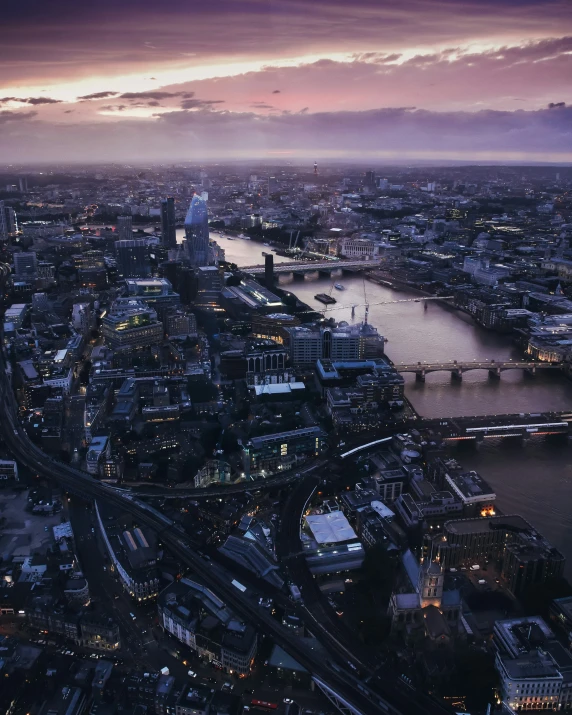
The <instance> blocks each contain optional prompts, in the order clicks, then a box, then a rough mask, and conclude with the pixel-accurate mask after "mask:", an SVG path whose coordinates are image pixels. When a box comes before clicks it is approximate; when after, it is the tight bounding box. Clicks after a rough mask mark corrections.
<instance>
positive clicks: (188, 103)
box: [181, 99, 224, 109]
mask: <svg viewBox="0 0 572 715" xmlns="http://www.w3.org/2000/svg"><path fill="white" fill-rule="evenodd" d="M213 104H224V99H184V100H183V101H182V102H181V109H201V108H210V107H211V106H212V105H213Z"/></svg>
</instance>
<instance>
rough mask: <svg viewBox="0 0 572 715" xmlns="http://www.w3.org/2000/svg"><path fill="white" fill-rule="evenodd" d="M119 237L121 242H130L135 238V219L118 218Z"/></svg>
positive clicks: (127, 217)
mask: <svg viewBox="0 0 572 715" xmlns="http://www.w3.org/2000/svg"><path fill="white" fill-rule="evenodd" d="M117 235H118V237H119V240H120V241H130V240H131V239H132V238H133V217H132V216H118V217H117Z"/></svg>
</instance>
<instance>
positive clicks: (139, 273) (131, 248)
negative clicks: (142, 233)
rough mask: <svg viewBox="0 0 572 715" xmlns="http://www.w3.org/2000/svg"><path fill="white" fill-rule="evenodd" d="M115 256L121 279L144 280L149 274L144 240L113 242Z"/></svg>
mask: <svg viewBox="0 0 572 715" xmlns="http://www.w3.org/2000/svg"><path fill="white" fill-rule="evenodd" d="M129 218H131V217H129ZM115 255H116V256H117V265H118V268H119V272H120V273H121V275H122V276H123V278H144V277H145V276H148V275H149V274H150V273H151V267H150V265H149V261H148V260H147V242H146V241H145V239H144V238H132V239H130V240H125V241H115Z"/></svg>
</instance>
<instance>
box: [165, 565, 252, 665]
mask: <svg viewBox="0 0 572 715" xmlns="http://www.w3.org/2000/svg"><path fill="white" fill-rule="evenodd" d="M158 610H159V622H160V623H161V625H162V626H163V628H164V629H165V630H166V631H167V633H170V634H171V635H172V636H174V637H175V638H176V639H177V640H179V641H180V642H181V643H184V644H185V645H186V646H188V647H189V648H190V649H191V650H193V651H195V652H196V653H197V654H198V655H199V656H200V657H201V658H205V659H206V660H208V661H209V662H210V663H212V664H213V665H215V666H216V667H218V668H222V669H223V670H224V671H225V672H227V673H237V674H239V675H242V676H244V675H248V674H249V673H250V667H251V665H252V662H253V660H254V656H255V655H256V644H257V638H256V631H255V630H254V628H252V626H250V625H246V624H244V623H242V622H241V621H239V620H238V619H237V618H236V616H235V615H234V614H233V613H232V611H231V610H230V609H229V607H228V606H227V605H226V604H225V603H224V602H223V601H221V600H220V598H218V596H215V594H214V593H213V592H212V591H210V590H209V589H208V588H206V587H205V586H202V585H201V584H199V583H196V582H195V581H191V580H190V579H188V578H182V579H180V581H176V582H175V583H173V584H171V585H170V586H167V588H166V589H165V590H164V591H162V592H161V593H160V595H159V601H158Z"/></svg>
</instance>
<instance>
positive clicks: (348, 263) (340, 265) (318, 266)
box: [240, 260, 381, 276]
mask: <svg viewBox="0 0 572 715" xmlns="http://www.w3.org/2000/svg"><path fill="white" fill-rule="evenodd" d="M380 265H381V261H379V260H372V261H352V260H339V261H333V260H330V261H292V262H288V263H275V264H274V268H273V271H274V274H275V275H280V274H284V273H315V272H316V271H318V272H319V273H332V272H334V271H351V272H352V273H356V272H359V271H367V270H371V269H372V268H379V266H380ZM240 270H241V271H242V272H243V273H250V274H251V275H254V276H257V275H264V270H265V268H264V266H241V267H240Z"/></svg>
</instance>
